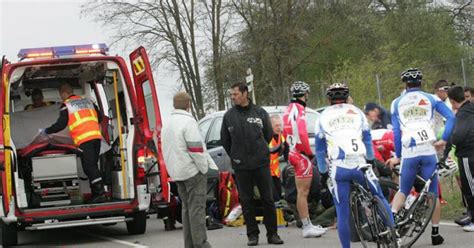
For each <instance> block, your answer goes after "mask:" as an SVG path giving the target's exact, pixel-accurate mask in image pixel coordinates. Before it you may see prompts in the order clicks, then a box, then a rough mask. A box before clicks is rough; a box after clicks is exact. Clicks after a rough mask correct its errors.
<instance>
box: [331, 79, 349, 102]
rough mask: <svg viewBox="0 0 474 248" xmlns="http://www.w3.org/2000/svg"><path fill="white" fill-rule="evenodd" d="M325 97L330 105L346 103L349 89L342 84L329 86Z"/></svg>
mask: <svg viewBox="0 0 474 248" xmlns="http://www.w3.org/2000/svg"><path fill="white" fill-rule="evenodd" d="M326 96H327V98H328V100H329V104H330V105H334V104H339V103H347V99H348V98H349V87H347V85H346V84H344V83H334V84H331V85H330V86H329V87H328V88H327V89H326Z"/></svg>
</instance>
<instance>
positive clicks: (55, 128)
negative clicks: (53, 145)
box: [45, 106, 69, 134]
mask: <svg viewBox="0 0 474 248" xmlns="http://www.w3.org/2000/svg"><path fill="white" fill-rule="evenodd" d="M68 121H69V117H68V112H67V108H66V106H62V107H61V111H60V112H59V118H58V120H57V121H56V123H54V124H53V125H51V126H50V127H48V128H46V130H45V132H46V134H52V133H57V132H59V131H61V130H63V129H64V128H66V127H67V123H68Z"/></svg>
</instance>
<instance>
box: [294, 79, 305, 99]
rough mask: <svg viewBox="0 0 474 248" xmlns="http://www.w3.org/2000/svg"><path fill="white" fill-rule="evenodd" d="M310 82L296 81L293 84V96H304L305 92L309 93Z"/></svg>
mask: <svg viewBox="0 0 474 248" xmlns="http://www.w3.org/2000/svg"><path fill="white" fill-rule="evenodd" d="M309 88H310V87H309V84H307V83H305V82H303V81H296V82H294V83H293V84H292V85H291V88H290V92H291V95H292V96H293V97H295V98H296V97H302V96H304V94H306V93H309Z"/></svg>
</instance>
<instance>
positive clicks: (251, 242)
mask: <svg viewBox="0 0 474 248" xmlns="http://www.w3.org/2000/svg"><path fill="white" fill-rule="evenodd" d="M247 245H248V246H257V245H258V236H249V241H248V242H247Z"/></svg>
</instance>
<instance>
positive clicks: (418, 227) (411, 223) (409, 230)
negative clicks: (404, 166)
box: [392, 163, 445, 247]
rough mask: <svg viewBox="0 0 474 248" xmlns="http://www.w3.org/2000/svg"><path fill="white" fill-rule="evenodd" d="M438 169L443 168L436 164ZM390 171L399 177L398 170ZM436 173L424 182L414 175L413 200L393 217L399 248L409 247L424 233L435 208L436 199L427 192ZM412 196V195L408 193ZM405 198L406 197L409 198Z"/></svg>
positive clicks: (396, 168)
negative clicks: (398, 238) (398, 237)
mask: <svg viewBox="0 0 474 248" xmlns="http://www.w3.org/2000/svg"><path fill="white" fill-rule="evenodd" d="M437 166H438V168H443V166H445V165H443V164H442V163H438V165H437ZM392 171H393V172H394V173H395V174H396V175H398V176H400V168H399V167H398V166H396V167H394V168H393V169H392ZM437 173H438V170H435V171H434V172H433V173H432V174H431V176H430V177H429V178H428V179H427V180H424V179H423V178H422V177H421V176H420V175H416V180H415V184H414V187H415V192H416V193H415V196H414V197H415V199H414V201H413V203H411V205H410V206H409V207H408V208H406V207H403V208H402V209H400V211H399V212H398V213H397V215H396V216H394V217H395V219H396V220H398V221H396V223H395V224H396V229H397V232H398V234H399V236H400V245H401V247H411V246H412V245H413V244H414V243H415V242H416V241H417V240H418V239H419V238H420V236H421V235H422V234H423V233H424V231H425V229H426V227H427V226H428V223H429V222H430V220H431V217H432V215H433V212H434V210H435V207H436V200H437V199H436V197H435V195H434V194H433V193H431V192H429V187H430V185H431V183H432V181H433V178H434V176H435V175H436V174H437ZM410 195H411V196H413V194H412V193H410ZM410 195H408V196H407V199H408V197H409V196H410Z"/></svg>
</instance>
